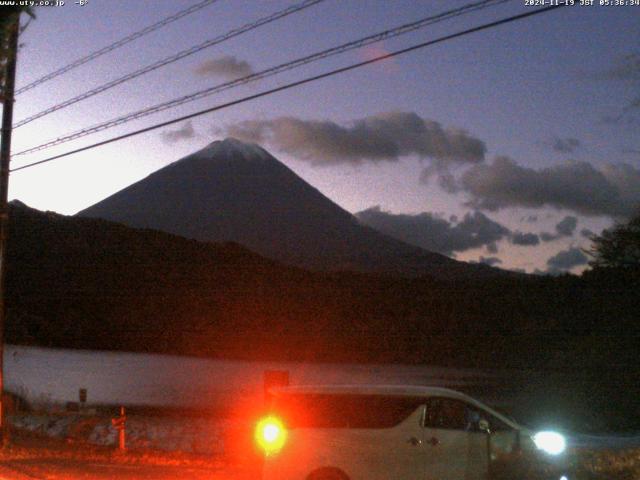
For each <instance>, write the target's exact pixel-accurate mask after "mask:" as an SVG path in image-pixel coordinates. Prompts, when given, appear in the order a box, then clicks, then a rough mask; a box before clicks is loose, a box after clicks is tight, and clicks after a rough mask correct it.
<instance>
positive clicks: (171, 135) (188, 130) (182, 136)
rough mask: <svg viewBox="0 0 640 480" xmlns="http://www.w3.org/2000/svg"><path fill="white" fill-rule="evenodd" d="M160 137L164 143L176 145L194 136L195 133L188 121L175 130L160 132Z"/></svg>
mask: <svg viewBox="0 0 640 480" xmlns="http://www.w3.org/2000/svg"><path fill="white" fill-rule="evenodd" d="M160 136H161V137H162V140H163V141H164V142H165V143H176V142H179V141H181V140H188V139H189V138H193V137H195V136H196V131H195V130H194V129H193V125H192V124H191V122H190V121H188V122H185V123H183V124H182V126H181V127H180V128H178V129H177V130H167V131H165V132H161V133H160Z"/></svg>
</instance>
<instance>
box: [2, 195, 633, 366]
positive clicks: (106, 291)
mask: <svg viewBox="0 0 640 480" xmlns="http://www.w3.org/2000/svg"><path fill="white" fill-rule="evenodd" d="M10 215H11V216H10V232H9V245H8V260H7V268H8V277H7V289H8V320H7V326H6V335H7V341H8V342H11V343H27V344H37V345H46V346H60V347H71V348H92V349H120V350H132V351H152V352H167V353H181V354H189V355H203V356H225V357H235V358H250V359H266V358H269V359H306V360H335V361H376V362H379V361H394V362H402V363H411V362H433V363H437V364H443V365H444V364H450V365H451V364H457V365H470V366H471V365H482V366H496V367H506V366H512V367H534V366H535V367H545V368H587V367H594V366H606V367H612V366H613V367H616V366H619V367H624V366H633V365H637V364H638V360H639V359H640V354H639V353H638V349H637V345H638V344H639V343H640V342H639V340H640V326H638V312H640V295H638V292H639V291H640V288H638V287H639V286H640V282H639V280H638V275H637V273H633V272H623V273H620V272H617V273H616V272H612V271H595V272H588V273H587V274H585V275H583V276H582V277H575V276H564V277H556V278H552V277H536V276H517V277H496V278H492V279H486V280H484V281H466V282H444V281H436V280H434V279H432V278H427V277H423V278H413V279H406V278H400V277H391V276H380V275H373V274H358V273H311V272H308V271H305V270H301V269H296V268H290V267H285V266H282V265H279V264H277V263H275V262H272V261H270V260H266V259H264V258H263V257H260V256H258V255H255V254H253V253H251V252H249V251H248V250H246V249H244V248H243V247H240V246H238V245H236V244H212V243H203V242H197V241H193V240H187V239H184V238H181V237H177V236H173V235H170V234H166V233H161V232H158V231H152V230H135V229H132V228H128V227H125V226H123V225H119V224H115V223H111V222H107V221H103V220H96V219H89V218H78V217H66V216H62V215H58V214H55V213H51V212H47V213H43V212H39V211H37V210H33V209H29V208H26V207H23V206H17V205H14V206H13V207H12V209H11V214H10Z"/></svg>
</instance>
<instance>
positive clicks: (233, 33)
mask: <svg viewBox="0 0 640 480" xmlns="http://www.w3.org/2000/svg"><path fill="white" fill-rule="evenodd" d="M323 1H325V0H303V1H302V2H300V3H297V4H295V5H292V6H290V7H288V8H285V9H283V10H280V11H278V12H276V13H273V14H271V15H268V16H266V17H263V18H260V19H258V20H256V21H255V22H251V23H247V24H245V25H243V26H242V27H239V28H234V29H233V30H230V31H228V32H227V33H225V34H223V35H219V36H217V37H215V38H212V39H210V40H207V41H206V42H203V43H201V44H199V45H195V46H193V47H191V48H188V49H187V50H183V51H181V52H178V53H176V54H175V55H171V56H170V57H167V58H164V59H162V60H158V61H157V62H155V63H152V64H150V65H147V66H146V67H143V68H141V69H139V70H136V71H134V72H131V73H128V74H126V75H124V76H123V77H120V78H116V79H115V80H112V81H110V82H107V83H105V84H103V85H100V86H98V87H96V88H93V89H91V90H88V91H86V92H84V93H82V94H80V95H78V96H76V97H73V98H70V99H69V100H65V101H64V102H61V103H58V104H56V105H54V106H52V107H49V108H47V109H46V110H42V111H41V112H38V113H36V114H34V115H31V116H30V117H27V118H25V119H23V120H20V121H19V122H18V123H16V124H15V125H14V126H13V128H19V127H21V126H23V125H26V124H27V123H30V122H33V121H34V120H37V119H38V118H41V117H44V116H45V115H49V114H50V113H53V112H56V111H58V110H61V109H63V108H66V107H68V106H70V105H73V104H75V103H78V102H80V101H82V100H86V99H87V98H89V97H93V96H94V95H97V94H99V93H102V92H104V91H106V90H109V89H111V88H113V87H115V86H117V85H120V84H122V83H125V82H128V81H129V80H133V79H134V78H137V77H139V76H141V75H144V74H145V73H149V72H152V71H153V70H157V69H158V68H161V67H164V66H165V65H169V64H171V63H173V62H177V61H178V60H181V59H183V58H185V57H188V56H189V55H193V54H194V53H197V52H200V51H201V50H204V49H205V48H209V47H212V46H214V45H217V44H219V43H222V42H224V41H226V40H229V39H231V38H234V37H237V36H239V35H242V34H243V33H246V32H248V31H251V30H254V29H256V28H258V27H261V26H263V25H266V24H268V23H271V22H274V21H276V20H278V19H280V18H283V17H286V16H288V15H291V14H292V13H295V12H298V11H300V10H304V9H306V8H309V7H311V6H313V5H316V4H318V3H320V2H323Z"/></svg>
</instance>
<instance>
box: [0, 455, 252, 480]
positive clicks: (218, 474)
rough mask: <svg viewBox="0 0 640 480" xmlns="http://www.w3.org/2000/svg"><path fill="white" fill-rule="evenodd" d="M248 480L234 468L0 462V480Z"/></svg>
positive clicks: (244, 470)
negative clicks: (179, 479) (181, 479)
mask: <svg viewBox="0 0 640 480" xmlns="http://www.w3.org/2000/svg"><path fill="white" fill-rule="evenodd" d="M114 478H117V479H118V480H142V479H144V480H175V479H176V478H185V479H190V480H205V479H206V480H223V479H224V480H250V479H256V478H259V477H258V472H256V471H255V470H253V471H251V470H250V469H248V468H246V467H245V468H239V467H237V466H221V467H219V468H200V467H191V466H189V467H184V466H157V465H123V464H109V463H97V462H85V461H74V460H68V459H64V460H62V459H25V460H11V461H3V462H0V480H113V479H114Z"/></svg>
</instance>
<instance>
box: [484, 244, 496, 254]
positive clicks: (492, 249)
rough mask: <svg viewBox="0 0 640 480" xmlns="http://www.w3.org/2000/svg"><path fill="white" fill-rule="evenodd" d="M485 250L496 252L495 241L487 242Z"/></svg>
mask: <svg viewBox="0 0 640 480" xmlns="http://www.w3.org/2000/svg"><path fill="white" fill-rule="evenodd" d="M486 248H487V252H489V253H493V254H496V253H498V245H497V244H496V242H491V243H487V245H486Z"/></svg>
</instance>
